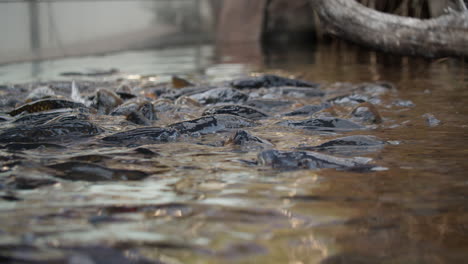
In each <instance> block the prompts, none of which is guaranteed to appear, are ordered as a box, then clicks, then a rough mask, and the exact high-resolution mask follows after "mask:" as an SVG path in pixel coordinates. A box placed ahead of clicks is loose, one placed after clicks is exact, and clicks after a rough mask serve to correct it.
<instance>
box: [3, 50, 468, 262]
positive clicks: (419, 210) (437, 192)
mask: <svg viewBox="0 0 468 264" xmlns="http://www.w3.org/2000/svg"><path fill="white" fill-rule="evenodd" d="M223 55H229V58H228V57H227V56H226V58H228V59H229V61H230V62H236V63H242V62H245V63H250V66H248V67H247V66H245V67H244V66H242V65H243V64H239V65H238V66H235V67H240V68H242V69H244V70H245V69H254V70H256V71H260V72H280V73H282V74H292V75H295V76H300V77H301V78H303V79H306V80H310V81H315V82H319V83H324V84H326V88H325V90H327V91H333V90H334V89H337V87H338V85H336V84H334V83H336V82H350V83H361V82H373V81H390V82H392V83H394V84H395V85H396V87H397V90H396V91H392V92H387V93H385V94H384V95H382V96H381V97H380V98H381V100H382V102H381V103H380V104H378V105H377V107H378V109H379V111H380V113H381V115H382V117H383V123H382V124H381V125H378V126H376V128H375V129H371V130H366V131H358V132H346V133H339V134H338V135H336V134H335V135H330V134H328V135H318V134H314V133H310V132H303V131H302V130H291V129H283V130H281V129H279V130H278V129H272V130H265V129H264V127H265V126H266V127H268V126H269V125H271V124H270V123H269V122H273V121H265V122H266V123H264V126H262V127H260V128H252V129H248V130H249V131H251V132H252V133H254V134H255V135H257V136H261V137H262V138H265V139H268V140H270V141H271V142H272V143H274V144H275V148H276V149H281V150H288V149H291V148H294V147H297V146H298V145H299V144H305V145H316V144H319V143H321V142H324V141H326V140H327V139H331V138H336V137H338V136H341V135H352V134H365V135H375V136H378V137H379V138H381V139H383V140H386V141H390V142H394V143H395V142H399V144H388V145H385V147H384V148H383V149H382V150H380V151H377V152H372V153H367V154H365V155H363V156H365V157H370V158H372V159H373V160H374V163H375V164H377V165H378V166H381V167H385V168H388V169H387V170H382V171H372V172H365V173H360V172H351V171H339V170H335V169H320V170H294V171H279V170H274V169H270V168H265V167H259V166H251V165H248V164H245V163H243V162H240V161H239V160H252V161H253V160H255V159H256V155H257V153H258V151H257V150H253V151H249V152H239V151H238V150H236V149H235V148H234V147H232V146H220V144H217V143H218V142H220V141H222V140H225V139H226V138H227V137H228V136H229V135H230V134H229V133H228V134H219V135H207V136H202V137H200V138H195V139H193V138H189V139H185V140H182V141H178V142H172V143H167V144H154V145H145V146H144V147H145V148H147V149H149V150H152V151H153V152H155V153H157V155H141V154H138V155H137V154H135V153H134V152H131V151H129V150H128V149H127V148H125V149H124V150H122V149H121V148H119V147H111V148H109V147H102V146H99V145H93V144H92V143H91V144H84V145H81V146H78V147H71V148H69V149H67V150H66V151H63V150H56V149H53V148H42V149H39V150H29V151H22V152H18V153H14V154H12V153H10V152H7V151H3V150H2V152H1V155H2V159H3V160H2V163H3V164H4V165H3V168H2V171H3V173H2V176H0V177H9V176H10V175H11V173H13V174H15V175H24V174H28V173H29V174H31V172H32V173H33V174H36V175H39V173H40V172H42V173H44V174H47V173H48V171H41V170H40V169H38V168H37V167H36V166H29V167H28V165H27V164H26V163H21V164H20V165H19V166H16V167H13V166H11V164H10V165H8V164H9V163H8V162H9V161H11V159H13V158H11V159H10V160H9V158H8V157H11V156H12V155H17V156H22V157H25V160H26V161H27V162H29V163H31V164H34V163H38V164H50V163H57V162H63V161H67V160H70V159H75V160H76V159H81V160H85V161H89V162H93V163H96V164H100V165H103V166H107V167H112V168H114V169H133V170H139V171H145V172H148V173H150V174H151V176H149V177H148V178H146V179H145V180H142V181H115V182H82V181H61V182H60V183H56V184H54V185H49V186H42V187H40V188H35V189H32V190H15V191H14V192H13V194H12V195H13V196H14V197H16V198H18V199H20V200H19V201H8V200H7V199H5V198H4V199H3V200H0V222H1V223H2V225H1V226H0V256H1V257H0V260H1V258H4V259H5V260H7V257H10V259H11V258H12V257H13V259H16V260H17V263H23V262H27V263H36V262H33V261H38V262H40V261H43V262H53V260H55V261H56V262H60V261H63V260H64V259H66V260H67V261H68V263H80V262H81V263H85V262H84V261H88V262H86V263H111V262H114V263H117V261H118V260H116V259H114V260H113V261H111V262H109V260H110V259H111V257H109V256H110V255H113V256H116V255H118V254H117V252H121V253H122V255H119V257H120V258H123V259H124V260H122V261H130V260H135V259H138V258H146V259H149V260H153V261H160V262H162V263H226V262H231V263H291V264H293V263H294V264H296V263H297V264H299V263H463V262H464V260H465V259H466V258H468V251H466V249H467V248H468V224H467V223H468V204H467V199H468V196H467V193H468V181H467V176H466V172H465V171H466V170H467V169H468V163H466V162H465V160H466V157H467V156H468V155H467V154H468V152H467V150H466V148H465V147H464V146H465V145H466V144H467V143H468V122H467V121H468V118H467V115H468V107H467V106H466V102H468V89H467V88H468V68H467V67H466V65H464V64H463V63H462V62H459V61H455V60H450V59H447V60H438V61H426V60H421V59H414V58H413V59H410V58H398V57H396V56H382V55H379V54H375V53H372V52H365V51H360V50H357V49H354V48H351V47H349V46H346V45H337V44H330V45H321V46H319V47H317V48H316V49H315V51H314V52H302V51H294V50H292V51H291V50H290V51H288V52H287V53H285V52H274V51H271V52H270V53H269V56H268V57H267V58H264V57H261V56H260V60H259V59H258V57H255V58H254V60H253V61H252V60H250V61H249V60H247V61H244V58H243V57H242V56H237V57H236V55H238V54H229V53H228V54H223ZM239 58H242V59H239ZM252 63H253V64H254V65H252ZM222 67H224V66H219V67H212V69H219V68H222ZM232 67H234V66H233V65H232V64H231V65H230V66H229V68H231V69H232ZM215 72H216V71H215ZM397 100H410V101H411V102H412V103H413V104H414V105H412V106H397V105H394V102H395V101H397ZM298 101H299V103H300V104H308V103H316V99H307V98H306V99H304V98H302V99H300V100H299V99H298ZM297 107H298V105H297V104H296V105H293V106H292V107H291V108H297ZM287 110H288V109H285V110H284V111H287ZM349 110H350V109H348V108H344V109H342V112H339V111H340V110H339V109H338V115H343V116H344V115H345V113H348V111H349ZM427 113H430V114H432V115H434V116H435V117H436V118H437V119H438V120H440V121H441V123H440V124H438V125H436V126H433V127H431V126H429V125H428V124H427V123H426V118H425V117H423V115H424V114H427ZM195 116H197V114H193V113H188V114H187V115H185V116H184V115H182V116H181V117H180V118H189V117H191V118H193V117H195ZM280 119H281V118H280V117H278V118H275V119H274V121H278V120H280ZM94 121H96V122H99V123H100V124H104V125H107V128H108V129H111V130H120V129H123V128H122V127H119V126H117V125H115V124H116V123H119V122H120V121H119V122H116V121H115V120H112V121H110V120H106V119H102V120H94ZM158 122H161V125H166V124H168V123H171V119H166V120H164V119H162V120H161V121H158ZM126 128H131V126H127V127H126ZM195 143H202V144H195ZM93 146H94V147H93ZM90 155H92V156H90ZM5 164H7V165H5ZM12 171H13V172H12ZM2 188H3V187H2ZM4 191H5V189H3V190H0V192H3V193H2V195H4V196H5V195H6V193H5V192H4ZM101 247H102V250H100V249H101ZM92 248H94V249H95V251H96V250H97V251H100V254H99V253H96V252H94V251H93V250H92ZM109 248H114V249H115V250H116V251H112V250H111V249H109ZM93 254H94V255H93ZM106 254H108V255H106ZM95 255H97V256H98V257H95ZM70 256H71V257H70ZM106 256H107V257H106ZM99 258H100V259H99ZM115 258H117V257H115ZM21 261H23V262H21ZM28 261H30V262H28ZM73 261H78V262H73ZM121 263H127V262H121ZM142 263H143V262H142Z"/></svg>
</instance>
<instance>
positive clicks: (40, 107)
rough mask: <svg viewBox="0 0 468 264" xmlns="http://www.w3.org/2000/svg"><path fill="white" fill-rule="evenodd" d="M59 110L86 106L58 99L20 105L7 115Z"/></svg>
mask: <svg viewBox="0 0 468 264" xmlns="http://www.w3.org/2000/svg"><path fill="white" fill-rule="evenodd" d="M61 108H86V106H85V105H84V104H82V103H77V102H73V101H67V100H60V99H45V100H39V101H35V102H31V103H28V104H25V105H22V106H20V107H18V108H16V109H14V110H12V111H11V112H9V114H10V115H11V116H16V115H19V114H21V113H23V112H28V113H36V112H42V111H47V110H53V109H61Z"/></svg>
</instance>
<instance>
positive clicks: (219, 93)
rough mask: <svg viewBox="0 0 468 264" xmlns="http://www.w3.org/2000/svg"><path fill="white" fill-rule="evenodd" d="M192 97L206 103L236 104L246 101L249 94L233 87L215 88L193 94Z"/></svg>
mask: <svg viewBox="0 0 468 264" xmlns="http://www.w3.org/2000/svg"><path fill="white" fill-rule="evenodd" d="M190 98H192V99H194V100H196V101H197V102H199V103H201V104H204V105H208V104H219V103H233V104H235V103H239V102H244V101H246V100H247V98H248V95H247V94H244V93H242V92H240V91H239V90H237V89H233V88H215V89H211V90H208V91H206V92H202V93H197V94H193V95H191V96H190Z"/></svg>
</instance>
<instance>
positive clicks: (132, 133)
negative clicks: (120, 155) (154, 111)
mask: <svg viewBox="0 0 468 264" xmlns="http://www.w3.org/2000/svg"><path fill="white" fill-rule="evenodd" d="M178 136H179V133H178V132H177V130H175V129H171V128H162V127H142V128H136V129H132V130H127V131H123V132H119V133H115V134H113V135H110V136H106V137H104V138H102V140H103V141H106V142H116V143H119V142H127V141H141V140H148V141H151V142H169V141H173V140H175V139H176V138H177V137H178Z"/></svg>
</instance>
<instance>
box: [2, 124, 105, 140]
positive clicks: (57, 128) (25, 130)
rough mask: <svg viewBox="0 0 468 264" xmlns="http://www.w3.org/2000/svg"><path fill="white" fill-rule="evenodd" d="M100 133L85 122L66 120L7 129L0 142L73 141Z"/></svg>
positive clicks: (95, 127) (96, 127) (92, 125)
mask: <svg viewBox="0 0 468 264" xmlns="http://www.w3.org/2000/svg"><path fill="white" fill-rule="evenodd" d="M102 131H103V130H102V129H101V128H100V127H98V126H96V125H95V124H93V123H91V122H89V121H86V120H66V121H63V122H60V123H47V124H42V125H25V126H20V127H14V128H9V129H6V130H4V131H3V132H2V133H1V134H0V142H2V143H11V142H40V141H50V140H56V139H59V138H67V139H73V138H76V137H89V136H95V135H98V134H100V133H101V132H102Z"/></svg>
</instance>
